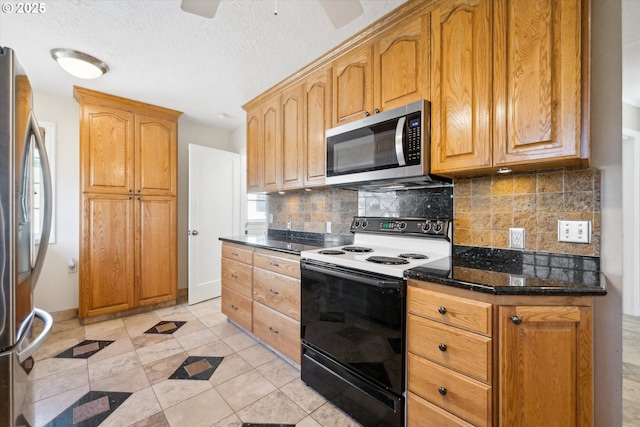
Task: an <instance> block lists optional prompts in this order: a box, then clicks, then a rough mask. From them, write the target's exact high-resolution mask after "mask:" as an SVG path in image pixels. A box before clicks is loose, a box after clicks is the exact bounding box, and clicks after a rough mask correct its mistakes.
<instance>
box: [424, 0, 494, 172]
mask: <svg viewBox="0 0 640 427" xmlns="http://www.w3.org/2000/svg"><path fill="white" fill-rule="evenodd" d="M492 4H493V1H492V0H475V1H466V0H463V1H457V2H449V3H447V5H446V6H442V7H439V8H436V9H435V10H434V11H433V12H432V18H431V22H432V31H431V44H432V47H433V67H432V69H431V84H432V90H431V94H432V99H431V140H432V142H431V150H432V155H431V170H432V172H433V173H443V172H449V171H461V170H466V169H477V168H482V167H487V166H490V165H491V145H490V142H491V110H492V105H493V104H492V102H491V91H492V86H491V81H492V76H491V70H492V63H493V61H492V44H491V22H492V21H491V13H492Z"/></svg>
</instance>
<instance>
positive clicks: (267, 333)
mask: <svg viewBox="0 0 640 427" xmlns="http://www.w3.org/2000/svg"><path fill="white" fill-rule="evenodd" d="M253 333H254V335H255V336H257V337H258V338H260V339H261V340H263V341H264V342H266V343H267V344H269V345H270V346H272V347H273V348H275V349H277V350H279V351H280V352H282V354H284V355H285V356H287V357H288V358H289V359H291V360H293V361H294V362H296V363H297V364H298V365H299V364H300V322H297V321H295V320H293V319H291V318H289V317H287V316H285V315H284V314H282V313H279V312H277V311H275V310H273V309H270V308H269V307H266V306H264V305H262V304H260V303H259V302H255V301H254V302H253Z"/></svg>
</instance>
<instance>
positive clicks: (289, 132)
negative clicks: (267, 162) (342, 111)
mask: <svg viewBox="0 0 640 427" xmlns="http://www.w3.org/2000/svg"><path fill="white" fill-rule="evenodd" d="M303 98H304V88H303V87H302V85H296V86H293V87H292V88H289V89H287V90H285V91H284V92H283V93H282V97H281V99H280V108H281V114H282V141H281V144H282V146H281V156H282V161H281V162H280V164H279V166H281V171H280V175H281V181H280V182H281V186H280V188H281V189H283V190H287V189H295V188H300V187H302V184H303V181H304V139H303V138H304V99H303Z"/></svg>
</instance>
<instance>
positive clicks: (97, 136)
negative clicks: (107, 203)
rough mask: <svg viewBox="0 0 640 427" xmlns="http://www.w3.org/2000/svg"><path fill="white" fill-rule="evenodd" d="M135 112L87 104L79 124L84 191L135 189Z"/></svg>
mask: <svg viewBox="0 0 640 427" xmlns="http://www.w3.org/2000/svg"><path fill="white" fill-rule="evenodd" d="M133 138H134V115H133V114H132V113H129V112H127V111H122V110H118V109H115V108H108V107H103V106H96V105H89V104H84V105H83V106H82V119H81V123H80V164H81V170H82V175H81V176H82V183H81V188H82V191H83V192H84V193H87V192H92V193H110V194H114V193H120V194H123V193H129V192H133V188H134V182H133V179H134V178H133V169H134V154H133Z"/></svg>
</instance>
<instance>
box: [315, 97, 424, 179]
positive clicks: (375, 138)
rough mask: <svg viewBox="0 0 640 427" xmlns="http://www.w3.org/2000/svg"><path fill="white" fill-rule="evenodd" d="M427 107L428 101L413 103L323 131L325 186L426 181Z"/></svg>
mask: <svg viewBox="0 0 640 427" xmlns="http://www.w3.org/2000/svg"><path fill="white" fill-rule="evenodd" d="M429 107H430V103H429V102H428V101H417V102H413V103H411V104H407V105H405V106H403V107H399V108H394V109H393V110H389V111H384V112H382V113H378V114H375V115H373V116H368V117H365V118H363V119H360V120H357V121H355V122H351V123H347V124H344V125H341V126H338V127H335V128H332V129H329V130H327V131H326V134H325V135H326V141H327V143H326V149H327V153H326V154H327V157H326V159H327V164H326V171H325V172H326V175H325V183H326V184H328V185H337V186H347V185H358V184H363V185H364V184H375V183H377V182H390V183H393V182H399V183H401V182H410V181H413V180H424V179H425V178H427V179H428V178H429V177H427V176H426V175H427V174H428V173H429V168H430V163H429V159H430V158H429V150H430V148H429V141H430V139H429V135H430V110H429Z"/></svg>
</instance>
